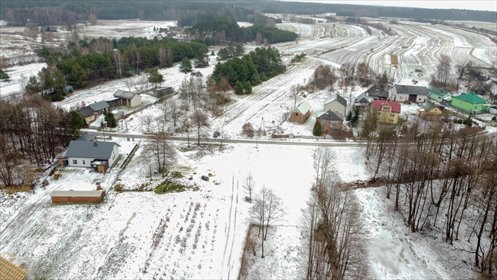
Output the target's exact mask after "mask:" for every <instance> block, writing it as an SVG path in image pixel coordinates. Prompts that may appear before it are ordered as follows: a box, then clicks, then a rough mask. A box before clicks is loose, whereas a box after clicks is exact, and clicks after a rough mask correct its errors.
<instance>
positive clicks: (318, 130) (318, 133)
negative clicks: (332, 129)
mask: <svg viewBox="0 0 497 280" xmlns="http://www.w3.org/2000/svg"><path fill="white" fill-rule="evenodd" d="M312 135H314V136H321V135H323V131H322V128H321V122H320V121H319V120H316V122H315V123H314V128H313V129H312Z"/></svg>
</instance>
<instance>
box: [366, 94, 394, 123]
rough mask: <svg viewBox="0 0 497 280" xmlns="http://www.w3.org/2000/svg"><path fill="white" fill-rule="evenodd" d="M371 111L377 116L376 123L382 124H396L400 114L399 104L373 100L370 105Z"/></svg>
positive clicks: (391, 101)
mask: <svg viewBox="0 0 497 280" xmlns="http://www.w3.org/2000/svg"><path fill="white" fill-rule="evenodd" d="M371 111H372V112H374V113H376V114H377V115H378V121H379V122H380V123H384V124H397V122H398V121H399V114H400V103H399V102H397V101H393V100H375V101H373V103H371Z"/></svg>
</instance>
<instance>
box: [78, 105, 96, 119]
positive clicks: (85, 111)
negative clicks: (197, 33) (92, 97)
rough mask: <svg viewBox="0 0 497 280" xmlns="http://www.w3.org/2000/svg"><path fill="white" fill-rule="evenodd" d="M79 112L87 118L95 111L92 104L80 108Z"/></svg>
mask: <svg viewBox="0 0 497 280" xmlns="http://www.w3.org/2000/svg"><path fill="white" fill-rule="evenodd" d="M78 112H79V113H80V114H81V115H82V116H83V117H85V118H87V117H89V116H91V115H94V114H95V111H94V110H93V109H92V108H91V107H90V106H85V107H83V108H79V110H78Z"/></svg>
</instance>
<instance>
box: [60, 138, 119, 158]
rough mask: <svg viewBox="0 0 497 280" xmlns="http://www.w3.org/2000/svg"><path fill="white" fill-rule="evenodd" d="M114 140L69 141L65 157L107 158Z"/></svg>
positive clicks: (109, 155)
mask: <svg viewBox="0 0 497 280" xmlns="http://www.w3.org/2000/svg"><path fill="white" fill-rule="evenodd" d="M114 145H117V144H116V143H114V142H100V141H84V140H73V141H71V143H69V147H68V148H67V152H66V157H68V158H91V159H102V160H108V159H109V158H110V157H111V155H112V150H113V149H114Z"/></svg>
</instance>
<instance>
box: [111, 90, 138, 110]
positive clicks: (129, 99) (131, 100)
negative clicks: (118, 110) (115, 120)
mask: <svg viewBox="0 0 497 280" xmlns="http://www.w3.org/2000/svg"><path fill="white" fill-rule="evenodd" d="M114 97H116V98H117V99H118V100H119V105H122V106H128V107H137V106H140V105H141V104H142V97H141V95H140V94H138V93H136V92H131V91H124V90H117V91H116V92H114Z"/></svg>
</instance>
